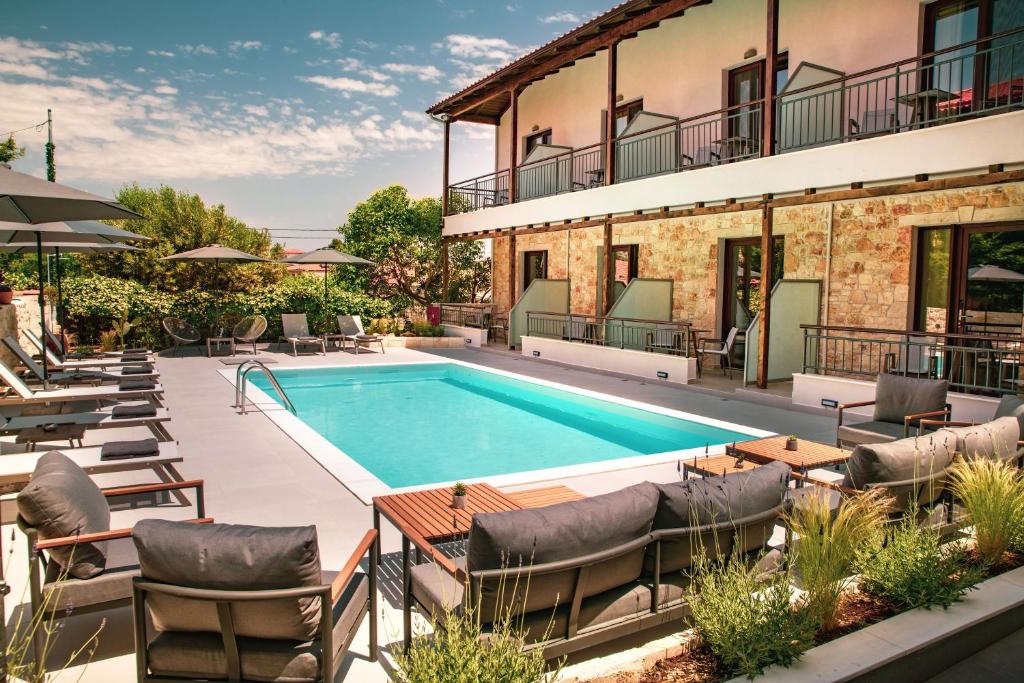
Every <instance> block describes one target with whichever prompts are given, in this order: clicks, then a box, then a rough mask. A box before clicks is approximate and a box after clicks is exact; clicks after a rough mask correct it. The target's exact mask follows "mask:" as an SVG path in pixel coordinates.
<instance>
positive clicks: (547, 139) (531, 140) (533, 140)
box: [523, 128, 551, 159]
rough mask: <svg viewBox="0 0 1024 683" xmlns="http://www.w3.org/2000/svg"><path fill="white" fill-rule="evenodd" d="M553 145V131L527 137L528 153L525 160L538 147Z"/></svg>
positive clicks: (543, 131)
mask: <svg viewBox="0 0 1024 683" xmlns="http://www.w3.org/2000/svg"><path fill="white" fill-rule="evenodd" d="M550 144H551V129H550V128H549V129H547V130H542V131H541V132H539V133H534V134H533V135H527V136H526V152H525V154H523V158H524V159H525V158H527V157H529V156H530V152H532V151H533V150H534V148H536V147H537V145H550Z"/></svg>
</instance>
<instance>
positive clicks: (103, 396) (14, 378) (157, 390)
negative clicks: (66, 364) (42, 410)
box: [0, 361, 164, 405]
mask: <svg viewBox="0 0 1024 683" xmlns="http://www.w3.org/2000/svg"><path fill="white" fill-rule="evenodd" d="M0 380H3V382H4V384H6V385H7V386H9V387H10V388H11V389H13V390H14V393H15V394H16V396H9V397H7V398H5V399H3V400H2V401H0V403H2V404H4V405H13V404H17V403H61V402H64V401H103V400H109V401H125V400H133V399H140V398H145V399H147V400H149V401H151V402H152V403H154V404H156V405H160V396H161V395H162V394H163V391H164V389H163V387H162V386H160V385H159V384H156V383H154V382H147V383H145V384H138V385H132V388H130V389H129V388H123V385H113V386H107V387H105V386H99V387H73V388H71V389H41V390H38V391H35V390H33V389H32V388H31V387H29V386H28V385H27V384H25V382H24V381H22V379H21V378H20V377H18V375H16V374H15V373H14V371H13V370H11V368H10V367H8V365H7V363H4V362H2V361H0ZM127 381H128V380H126V382H127Z"/></svg>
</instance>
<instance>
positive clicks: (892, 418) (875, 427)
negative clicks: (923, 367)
mask: <svg viewBox="0 0 1024 683" xmlns="http://www.w3.org/2000/svg"><path fill="white" fill-rule="evenodd" d="M948 390H949V382H947V381H946V380H944V379H943V380H939V379H919V378H916V377H901V376H898V375H890V374H888V373H882V374H880V375H878V381H877V383H876V384H875V398H874V400H872V401H858V402H856V403H842V404H840V405H839V413H838V424H837V427H836V445H837V446H840V447H842V446H844V445H850V446H856V445H859V444H872V443H887V442H890V441H895V440H897V439H904V438H906V437H908V436H910V435H911V427H913V428H915V430H917V429H919V427H920V421H921V420H922V419H926V418H936V417H940V416H942V417H945V418H947V419H948V417H949V406H948V405H947V403H946V393H947V391H948ZM864 406H874V407H875V411H874V415H873V416H872V419H871V420H868V421H866V422H857V423H853V424H849V423H844V420H843V418H844V416H845V412H844V411H846V410H849V409H850V408H861V407H864Z"/></svg>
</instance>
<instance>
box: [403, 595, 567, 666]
mask: <svg viewBox="0 0 1024 683" xmlns="http://www.w3.org/2000/svg"><path fill="white" fill-rule="evenodd" d="M439 623H440V625H435V627H434V633H433V635H432V636H428V635H419V636H417V637H415V638H414V639H413V641H412V644H411V645H410V647H409V651H408V652H407V653H405V654H399V655H397V656H396V658H395V659H396V664H397V671H396V673H395V680H396V681H398V682H399V683H553V682H554V681H555V680H557V679H558V671H557V670H555V671H550V672H549V671H547V670H546V665H545V662H544V657H543V655H542V653H541V652H540V650H532V651H530V652H527V653H523V652H522V651H521V644H522V638H521V636H520V633H519V632H518V631H517V629H516V628H514V626H513V623H512V619H510V618H509V617H507V616H506V617H502V618H500V619H498V620H497V621H495V622H494V624H493V625H492V626H491V628H490V635H491V637H490V638H488V639H487V640H486V641H482V640H481V639H480V631H481V630H480V623H479V621H478V620H477V618H476V617H475V616H474V612H473V611H472V610H467V611H465V612H458V613H455V612H449V613H447V614H446V615H445V617H444V619H443V620H441V621H440V622H439Z"/></svg>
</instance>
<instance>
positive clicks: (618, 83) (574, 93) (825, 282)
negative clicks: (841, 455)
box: [428, 0, 1024, 392]
mask: <svg viewBox="0 0 1024 683" xmlns="http://www.w3.org/2000/svg"><path fill="white" fill-rule="evenodd" d="M1022 109H1024V0H932V1H922V0H858V1H857V2H846V1H843V0H627V1H626V2H623V3H621V4H619V5H617V6H616V7H614V8H612V9H610V10H608V11H607V12H605V13H603V14H601V15H600V16H597V17H595V18H593V19H592V20H590V21H588V22H587V23H585V24H583V25H582V26H579V27H578V28H575V29H573V30H572V31H569V32H568V33H566V34H564V35H562V36H560V37H558V38H556V39H555V40H553V41H551V42H549V43H547V44H546V45H543V46H542V47H540V48H538V49H536V50H534V51H533V52H531V53H530V54H527V55H525V56H523V57H522V58H520V59H518V60H516V61H514V62H512V63H511V64H509V65H507V66H505V67H503V68H501V69H500V70H498V71H496V72H495V73H493V74H491V75H489V76H487V77H486V78H483V79H482V80H480V81H478V82H476V83H474V84H472V85H470V86H469V87H467V88H465V89H463V90H462V91H460V92H457V93H455V94H453V95H451V96H450V97H448V98H446V99H444V100H443V101H441V102H439V103H438V104H436V105H434V106H433V107H431V108H430V109H429V112H428V113H430V114H431V115H433V116H435V117H436V118H440V119H442V120H443V121H444V125H445V161H444V184H445V191H444V204H445V219H444V229H443V234H444V236H445V238H446V240H447V241H448V242H449V243H450V242H452V241H456V240H466V239H475V240H478V239H491V240H493V242H492V246H493V251H492V254H493V307H494V309H495V310H496V311H497V312H502V311H512V318H513V320H512V322H511V327H512V328H513V329H512V330H510V333H511V338H510V340H509V341H510V342H511V343H513V344H515V343H521V342H522V336H523V335H526V336H527V337H529V336H534V335H538V336H545V335H543V334H541V333H542V332H543V329H542V328H543V325H544V324H546V323H545V321H544V320H541V319H539V316H536V315H535V316H533V317H532V319H531V320H530V321H525V319H524V317H523V316H524V314H525V313H526V311H521V310H520V311H518V318H517V311H516V306H517V304H518V303H520V302H521V298H522V297H523V295H524V292H526V291H527V289H528V288H529V287H530V286H531V283H533V282H534V281H537V280H541V281H551V282H558V283H560V285H559V287H560V289H555V290H552V291H556V292H557V293H556V294H555V296H554V299H552V298H551V296H550V293H549V296H547V298H545V297H544V296H540V295H539V296H538V298H537V299H536V301H535V302H531V303H530V304H529V305H530V306H536V305H541V304H548V305H545V306H544V309H543V310H549V309H550V308H551V303H552V301H554V302H556V303H558V302H559V301H560V299H561V298H562V297H563V294H562V292H565V295H564V298H565V299H566V300H565V302H564V305H561V304H560V303H558V309H557V310H556V311H552V312H554V313H559V314H566V315H568V314H579V315H580V316H581V317H580V318H579V319H578V320H579V321H581V322H579V324H576V325H575V326H574V324H573V319H571V318H566V321H567V322H566V325H563V326H561V327H559V328H558V329H559V330H560V332H559V333H558V334H553V335H547V336H552V337H561V340H562V341H569V342H571V341H573V339H574V338H583V339H584V340H589V341H601V340H604V341H607V340H608V339H611V335H610V332H609V331H608V330H609V329H610V328H609V326H610V325H611V323H609V322H608V321H605V320H604V319H603V318H602V316H606V315H608V314H609V311H611V312H612V313H611V315H612V316H613V317H615V316H616V314H618V315H619V316H622V317H627V318H628V317H632V318H643V319H645V320H648V319H650V320H653V321H655V322H659V321H660V322H664V323H667V322H669V321H671V322H674V323H677V324H678V323H683V322H685V323H688V324H689V326H690V327H689V329H691V330H704V331H705V332H703V333H702V334H704V335H706V336H712V337H715V338H719V339H721V338H725V337H728V336H729V332H730V330H732V329H733V328H736V329H737V331H738V333H739V334H738V339H739V340H740V341H741V342H742V339H743V337H744V336H745V337H746V347H747V348H746V349H745V350H744V349H743V348H742V346H743V345H742V343H739V344H737V345H736V346H735V350H734V353H735V354H736V355H737V356H738V357H739V360H741V361H742V358H743V356H744V354H745V357H746V358H747V369H746V373H747V375H748V376H749V377H750V378H751V379H754V378H755V377H756V380H757V382H758V384H760V385H762V386H763V385H764V384H765V383H766V382H767V381H769V380H770V379H774V378H782V377H788V376H789V375H791V374H792V371H794V369H795V371H796V372H801V371H804V370H806V371H807V372H812V371H814V370H823V371H824V370H829V369H831V370H833V371H836V372H837V373H840V374H842V373H846V374H848V375H856V374H858V372H857V368H858V366H857V364H858V363H859V364H860V367H861V369H862V370H863V368H864V367H865V363H866V361H865V359H867V361H868V365H870V366H871V367H870V368H869V370H868V371H866V372H864V373H862V374H865V375H866V374H870V373H871V372H877V371H878V370H879V368H880V367H882V366H881V364H883V363H887V364H889V365H890V366H891V365H892V364H893V363H896V364H897V365H901V367H902V368H903V370H904V371H909V370H908V368H907V366H908V364H910V365H913V364H916V363H924V364H925V365H927V364H928V362H931V370H929V372H931V373H932V374H936V373H945V374H947V375H949V374H950V372H952V370H951V369H950V368H951V366H952V364H953V362H954V361H955V358H952V357H951V356H950V355H949V352H950V349H953V348H956V347H959V346H968V343H967V342H965V341H964V339H963V337H964V336H965V335H974V336H975V337H976V338H977V339H978V340H981V339H985V338H988V337H991V336H992V335H998V336H1008V337H1016V338H1020V337H1021V335H1022V328H1021V325H1022V317H1024V310H1022V305H1024V284H1022V283H1021V281H1024V170H1022V169H1024V111H1022ZM463 121H464V122H472V123H476V124H489V125H492V126H494V134H495V140H496V154H495V162H494V163H495V165H494V171H493V172H492V173H489V174H487V175H485V176H482V177H479V178H474V179H471V180H466V181H463V180H459V179H449V177H448V175H449V174H448V157H449V154H448V152H449V150H448V139H449V136H448V133H449V129H450V126H451V125H453V124H456V123H458V122H463ZM981 266H991V267H990V268H988V269H987V270H984V271H981V272H982V274H981V275H980V276H979V275H978V273H979V270H978V269H979V268H980V267H981ZM634 279H636V280H638V281H647V282H648V284H650V285H651V286H650V287H649V288H647V289H644V288H640V287H637V288H635V289H636V291H635V294H636V296H634V297H633V299H634V300H633V301H631V303H630V305H629V306H628V307H627V309H626V310H624V311H623V310H619V311H616V307H617V304H618V303H619V302H620V301H621V299H620V297H623V296H626V295H625V294H623V291H627V292H628V291H629V288H628V287H627V285H630V283H631V282H632V281H633V280H634ZM655 283H662V285H664V286H660V285H659V286H660V289H659V286H655ZM783 283H789V284H790V285H791V286H789V287H786V286H783ZM798 285H800V286H798ZM773 292H774V293H773ZM658 297H661V298H666V297H667V300H668V304H667V306H663V307H661V308H659V306H657V305H653V304H651V302H652V299H655V298H658ZM658 310H663V311H664V312H663V313H661V314H659V315H656V316H655V315H652V314H650V313H649V314H648V315H643V316H640V315H637V312H643V311H658ZM534 312H536V311H534ZM629 314H632V315H629ZM517 321H518V322H517ZM547 323H548V324H549V323H550V320H548V321H547ZM625 325H626V323H620V326H623V329H625V327H624V326H625ZM801 325H804V326H805V327H801ZM598 327H599V328H600V330H601V331H600V332H598V331H596V330H597V328H598ZM648 327H650V328H654V329H660V328H659V326H657V325H654V324H649V325H648ZM776 327H777V328H778V329H776ZM573 330H575V334H574V333H573ZM915 331H917V332H922V333H924V332H927V333H928V336H927V344H929V346H928V348H924V344H925V342H921V341H918V342H915V341H914V340H920V339H923V338H924V337H922V336H920V335H918V336H912V335H911V334H910V333H911V332H915ZM890 333H891V334H890ZM896 333H902V334H903V336H902V337H901V336H900V334H896ZM622 334H623V335H625V332H623V333H622ZM684 336H685V335H684ZM598 337H600V338H601V339H598ZM805 337H806V339H805ZM652 339H653V340H654V343H653V344H652V343H651V340H652ZM893 339H896V340H897V341H899V340H900V339H902V343H903V346H899V345H897V346H896V347H891V348H890V347H887V346H884V344H883V342H885V343H888V342H890V341H891V340H893ZM850 340H853V341H850ZM858 340H859V341H858ZM620 341H621V338H620ZM689 341H692V337H691V338H690V339H689ZM915 343H919V344H921V345H922V346H921V348H917V349H916V351H917V352H918V353H917V354H916V355H915V354H914V353H913V351H914V348H911V347H912V345H913V344H915ZM638 344H639V345H640V346H643V344H641V343H640V342H638ZM857 344H860V346H857ZM865 344H866V345H867V346H865ZM972 344H973V342H972ZM613 345H614V344H613ZM620 345H622V344H620ZM652 345H653V346H655V347H657V346H659V345H661V344H660V343H659V338H658V337H657V335H653V336H652V335H650V334H649V335H648V336H647V342H646V346H647V347H650V346H652ZM677 346H678V345H677ZM847 346H849V348H847ZM989 346H992V345H991V344H990V345H989ZM995 346H997V347H999V345H998V344H996V345H995ZM776 347H778V348H776ZM687 348H688V351H687V354H688V355H689V347H687ZM773 349H775V350H773ZM856 349H859V351H856ZM866 349H867V350H866ZM1018 349H1019V347H1018ZM640 350H655V349H650V348H647V349H640ZM944 353H945V354H946V355H945V359H946V363H945V368H944V369H943V364H942V363H941V362H939V363H936V362H935V360H934V359H935V358H936V357H939V356H942V355H943V354H944ZM545 354H546V355H549V357H550V354H548V352H547V351H545ZM534 355H537V353H535V354H534ZM926 357H927V358H931V359H932V360H931V361H928V360H927V358H926ZM776 358H777V365H778V368H776V369H773V368H772V367H771V363H773V362H776ZM921 358H926V359H925V360H923V361H922V360H921ZM1016 358H1017V359H1018V365H1017V366H1016V367H1019V355H1018V356H1016ZM1004 361H1005V362H1004ZM971 362H974V363H977V362H978V358H977V356H972V358H971ZM986 362H988V363H989V366H988V367H990V368H991V367H995V368H996V370H995V372H996V374H997V377H996V378H995V379H992V378H991V373H992V370H986V373H987V374H984V375H982V374H980V373H979V372H977V371H975V372H973V373H968V372H966V371H965V372H961V373H960V374H958V375H957V376H956V378H954V377H952V376H950V378H951V381H954V380H955V381H954V384H956V382H957V381H959V383H960V385H961V389H963V390H965V391H966V390H969V389H972V388H977V387H981V389H984V390H994V391H996V392H998V391H1009V390H1016V389H1017V388H1018V385H1019V382H1018V375H1017V374H1016V373H1017V370H1016V369H1015V367H1013V366H1012V359H1011V358H1010V357H1009V356H1007V357H1005V358H1001V360H1000V359H997V360H993V359H992V358H991V357H990V358H989V360H988V361H986ZM999 363H1002V365H1000V364H999ZM820 366H827V367H824V368H822V367H820ZM1004 366H1005V367H1004ZM993 382H994V383H995V384H996V385H997V386H995V387H993V386H991V385H992V384H993Z"/></svg>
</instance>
